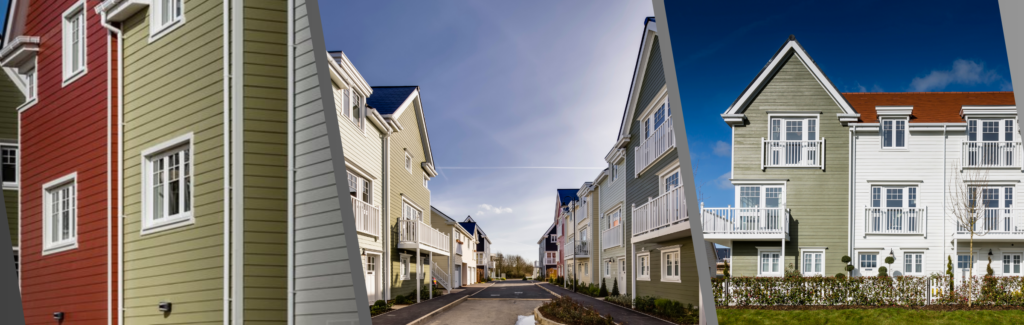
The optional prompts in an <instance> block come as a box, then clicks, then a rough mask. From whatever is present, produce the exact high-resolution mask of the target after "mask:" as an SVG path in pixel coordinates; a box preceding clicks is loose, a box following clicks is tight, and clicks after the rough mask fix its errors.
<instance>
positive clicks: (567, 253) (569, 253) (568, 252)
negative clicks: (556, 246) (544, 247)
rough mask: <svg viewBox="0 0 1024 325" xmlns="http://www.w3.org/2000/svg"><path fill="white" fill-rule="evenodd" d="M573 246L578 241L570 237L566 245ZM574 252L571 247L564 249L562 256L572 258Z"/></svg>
mask: <svg viewBox="0 0 1024 325" xmlns="http://www.w3.org/2000/svg"><path fill="white" fill-rule="evenodd" d="M573 246H576V241H575V240H572V239H570V240H569V241H567V242H565V247H573ZM572 253H573V252H572V250H571V249H564V250H562V256H565V258H571V257H572Z"/></svg>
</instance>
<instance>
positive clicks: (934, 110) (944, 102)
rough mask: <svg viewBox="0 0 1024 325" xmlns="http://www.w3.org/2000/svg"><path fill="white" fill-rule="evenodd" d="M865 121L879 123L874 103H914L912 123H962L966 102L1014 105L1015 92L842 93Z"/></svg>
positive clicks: (905, 104)
mask: <svg viewBox="0 0 1024 325" xmlns="http://www.w3.org/2000/svg"><path fill="white" fill-rule="evenodd" d="M843 97H845V98H846V101H847V102H848V103H850V106H853V109H855V110H857V113H860V121H861V122H863V123H878V113H877V112H876V111H875V106H914V110H913V113H911V115H910V123H960V122H964V120H963V119H962V118H960V108H961V107H962V106H964V105H1011V106H1012V105H1014V100H1013V92H1012V91H986V92H906V93H843Z"/></svg>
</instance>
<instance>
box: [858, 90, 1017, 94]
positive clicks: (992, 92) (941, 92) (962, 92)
mask: <svg viewBox="0 0 1024 325" xmlns="http://www.w3.org/2000/svg"><path fill="white" fill-rule="evenodd" d="M841 93H842V94H844V95H846V94H851V95H861V94H870V95H895V94H908V95H917V94H1007V93H1009V94H1012V93H1013V92H1012V91H906V92H898V91H888V92H841Z"/></svg>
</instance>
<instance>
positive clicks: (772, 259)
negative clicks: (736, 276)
mask: <svg viewBox="0 0 1024 325" xmlns="http://www.w3.org/2000/svg"><path fill="white" fill-rule="evenodd" d="M781 252H782V249H781V248H778V247H773V248H758V250H757V256H758V266H757V275H758V276H781V275H782V253H781Z"/></svg>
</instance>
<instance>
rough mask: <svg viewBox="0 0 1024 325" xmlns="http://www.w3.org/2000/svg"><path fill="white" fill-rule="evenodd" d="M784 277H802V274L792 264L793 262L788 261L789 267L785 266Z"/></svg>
mask: <svg viewBox="0 0 1024 325" xmlns="http://www.w3.org/2000/svg"><path fill="white" fill-rule="evenodd" d="M784 277H787V278H800V277H803V274H800V271H797V269H796V267H794V266H793V263H789V267H786V270H785V275H784Z"/></svg>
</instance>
